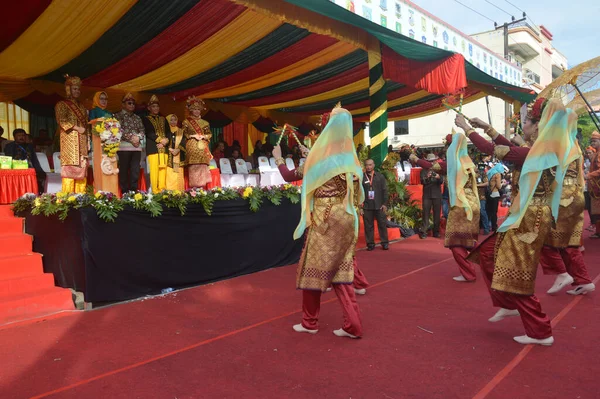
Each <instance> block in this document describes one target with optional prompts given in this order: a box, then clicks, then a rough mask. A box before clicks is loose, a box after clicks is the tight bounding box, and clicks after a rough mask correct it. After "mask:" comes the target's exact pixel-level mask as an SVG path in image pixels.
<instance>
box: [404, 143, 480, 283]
mask: <svg viewBox="0 0 600 399" xmlns="http://www.w3.org/2000/svg"><path fill="white" fill-rule="evenodd" d="M446 143H447V144H448V145H449V147H448V150H447V152H446V159H447V161H446V162H444V161H441V160H438V161H437V165H439V173H440V174H442V175H446V176H447V178H448V194H449V195H448V198H449V200H450V212H449V213H448V222H447V224H446V232H445V239H444V246H445V247H446V248H450V251H452V256H453V257H454V260H455V261H456V263H457V264H458V270H459V271H460V274H461V275H460V276H457V277H454V278H453V279H454V281H459V282H471V281H475V279H476V278H477V275H476V274H475V264H474V263H473V262H470V261H468V260H467V256H468V255H469V251H470V250H472V249H473V248H475V245H477V238H478V236H479V194H478V192H477V174H476V171H475V164H474V163H473V161H472V160H471V158H470V157H469V152H468V148H467V138H466V137H465V135H464V134H462V133H454V134H452V135H450V134H449V135H448V136H446ZM409 158H410V160H411V161H412V162H414V163H416V164H417V165H418V166H420V167H421V168H423V169H431V168H433V166H434V164H433V163H431V162H429V161H425V160H423V159H419V158H418V157H417V156H416V155H415V154H411V155H410V157H409ZM482 212H485V210H482Z"/></svg>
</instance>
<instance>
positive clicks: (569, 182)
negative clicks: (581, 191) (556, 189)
mask: <svg viewBox="0 0 600 399" xmlns="http://www.w3.org/2000/svg"><path fill="white" fill-rule="evenodd" d="M576 184H579V180H578V179H577V178H575V177H565V180H563V186H574V185H576Z"/></svg>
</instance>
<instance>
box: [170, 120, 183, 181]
mask: <svg viewBox="0 0 600 399" xmlns="http://www.w3.org/2000/svg"><path fill="white" fill-rule="evenodd" d="M167 122H169V128H170V129H171V132H170V133H171V134H170V136H169V143H170V144H169V158H168V160H167V190H185V177H184V168H183V166H184V165H185V137H184V136H183V130H181V129H180V128H179V127H178V126H177V122H178V120H177V115H175V114H170V115H167Z"/></svg>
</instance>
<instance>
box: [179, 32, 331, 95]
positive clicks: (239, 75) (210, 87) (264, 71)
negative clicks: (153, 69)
mask: <svg viewBox="0 0 600 399" xmlns="http://www.w3.org/2000/svg"><path fill="white" fill-rule="evenodd" d="M336 42H337V40H336V39H334V38H331V37H328V36H323V35H317V34H311V35H309V36H307V37H305V38H304V39H302V40H300V41H299V42H297V43H295V44H293V45H291V46H289V47H287V48H286V49H285V50H283V51H280V52H278V53H277V54H275V55H272V56H271V57H268V58H266V59H264V60H262V61H261V62H259V63H257V64H254V65H252V66H251V67H248V68H246V69H243V70H241V71H239V72H236V73H234V74H231V75H229V76H227V77H226V78H222V79H219V80H215V81H214V82H210V83H207V84H205V85H202V86H198V87H194V88H192V89H188V90H182V91H179V92H176V93H173V96H174V97H175V99H176V100H181V99H184V98H187V97H188V96H191V95H202V94H204V93H208V92H211V91H214V90H219V89H224V88H227V87H232V86H235V85H238V84H241V83H244V82H247V81H248V80H252V79H256V78H258V77H260V76H264V75H268V74H270V73H273V72H275V71H278V70H279V69H282V68H285V67H287V66H289V65H292V64H295V63H297V62H300V61H302V60H304V59H306V58H307V57H309V56H311V55H313V54H316V53H318V52H319V51H321V50H324V49H326V48H327V47H330V46H332V45H333V44H335V43H336Z"/></svg>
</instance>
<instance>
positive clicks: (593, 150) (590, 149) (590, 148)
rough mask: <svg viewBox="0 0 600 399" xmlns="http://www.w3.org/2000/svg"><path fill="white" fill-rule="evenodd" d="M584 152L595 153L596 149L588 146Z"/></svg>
mask: <svg viewBox="0 0 600 399" xmlns="http://www.w3.org/2000/svg"><path fill="white" fill-rule="evenodd" d="M585 150H586V151H591V152H596V149H595V148H594V147H592V146H589V147H588V148H586V149H585Z"/></svg>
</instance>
